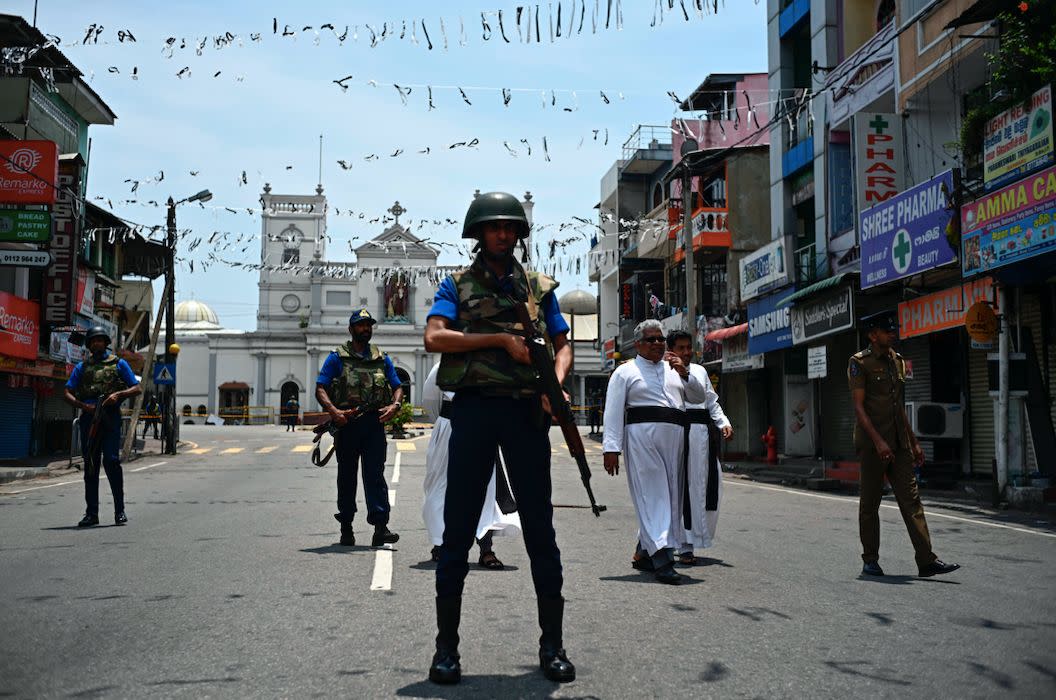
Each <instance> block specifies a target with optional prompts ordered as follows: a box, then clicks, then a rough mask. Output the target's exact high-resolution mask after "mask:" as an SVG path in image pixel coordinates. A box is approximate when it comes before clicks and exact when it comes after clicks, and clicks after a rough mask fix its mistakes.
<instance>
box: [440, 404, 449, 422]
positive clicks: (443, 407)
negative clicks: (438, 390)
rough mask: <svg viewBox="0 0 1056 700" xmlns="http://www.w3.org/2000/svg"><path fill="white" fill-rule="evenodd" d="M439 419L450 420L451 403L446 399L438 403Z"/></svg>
mask: <svg viewBox="0 0 1056 700" xmlns="http://www.w3.org/2000/svg"><path fill="white" fill-rule="evenodd" d="M440 417H441V418H446V419H448V420H451V402H450V401H448V400H447V399H444V400H443V401H442V402H441V403H440Z"/></svg>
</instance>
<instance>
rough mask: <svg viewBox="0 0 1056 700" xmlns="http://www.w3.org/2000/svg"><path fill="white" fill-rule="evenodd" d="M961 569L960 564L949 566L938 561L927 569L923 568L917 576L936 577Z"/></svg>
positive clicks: (926, 567)
mask: <svg viewBox="0 0 1056 700" xmlns="http://www.w3.org/2000/svg"><path fill="white" fill-rule="evenodd" d="M959 568H961V565H960V564H947V563H945V562H943V561H940V560H938V559H936V560H935V561H933V562H931V563H930V564H928V565H927V566H925V567H921V569H920V570H919V571H918V573H917V576H920V577H921V578H927V577H929V576H936V575H938V574H948V573H950V572H951V571H956V570H957V569H959Z"/></svg>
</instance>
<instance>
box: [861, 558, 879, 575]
mask: <svg viewBox="0 0 1056 700" xmlns="http://www.w3.org/2000/svg"><path fill="white" fill-rule="evenodd" d="M862 575H863V576H883V575H884V570H883V569H881V568H880V563H879V562H875V561H867V562H865V564H864V565H863V566H862Z"/></svg>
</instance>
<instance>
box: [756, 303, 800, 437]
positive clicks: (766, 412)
mask: <svg viewBox="0 0 1056 700" xmlns="http://www.w3.org/2000/svg"><path fill="white" fill-rule="evenodd" d="M795 291H796V290H795V288H794V287H786V288H784V289H781V290H779V291H776V292H773V293H771V294H767V295H764V296H759V297H756V298H755V299H753V300H752V301H750V302H748V353H749V354H751V355H756V356H759V357H764V358H765V363H764V366H763V368H762V369H760V370H757V371H753V372H751V373H750V374H749V376H748V377H746V380H747V384H748V389H749V397H750V401H749V409H748V410H749V412H750V414H751V418H750V420H749V423H750V424H751V425H752V426H753V430H752V434H751V438H750V439H751V442H752V444H751V447H752V448H755V447H756V445H760V446H761V442H760V437H761V436H762V435H763V434H764V433H765V432H766V431H767V430H768V429H769V428H770V427H773V428H774V431H775V434H776V435H777V438H778V441H777V449H778V452H781V453H787V450H786V447H785V445H786V441H785V437H786V431H785V429H784V428H785V426H786V425H789V420H788V418H789V416H787V415H786V414H787V413H788V411H786V410H784V408H783V407H784V386H785V366H786V361H787V360H788V357H787V355H788V351H789V350H790V349H791V348H792V309H791V307H790V306H788V305H782V304H781V301H782V300H783V299H785V298H786V297H788V296H789V295H790V294H792V293H794V292H795ZM801 430H802V428H799V429H797V430H796V431H795V433H794V435H796V436H797V437H798V435H799V432H800V431H801ZM760 449H761V448H760ZM753 451H754V449H753Z"/></svg>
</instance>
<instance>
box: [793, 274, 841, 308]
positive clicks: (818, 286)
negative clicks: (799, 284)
mask: <svg viewBox="0 0 1056 700" xmlns="http://www.w3.org/2000/svg"><path fill="white" fill-rule="evenodd" d="M850 274H853V273H851V272H841V273H839V274H838V275H833V276H832V277H826V278H825V279H823V280H821V281H820V282H815V283H814V284H811V285H807V286H806V287H804V288H803V289H800V290H799V291H796V292H792V293H791V294H789V295H788V296H787V297H785V298H784V299H782V300H781V301H779V302H777V304H776V306H777V308H781V307H782V306H788V305H789V304H791V303H792V302H794V301H796V300H797V299H803V298H805V297H809V296H812V295H814V294H817V293H818V292H822V291H824V290H826V289H832V288H834V287H837V286H839V284H840V282H842V281H843V278H844V277H846V276H847V275H850Z"/></svg>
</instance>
